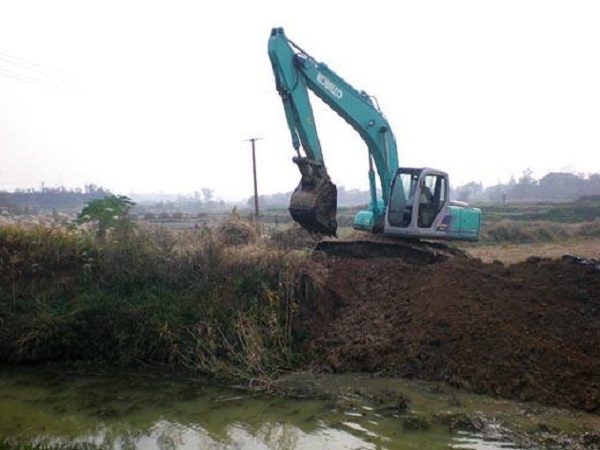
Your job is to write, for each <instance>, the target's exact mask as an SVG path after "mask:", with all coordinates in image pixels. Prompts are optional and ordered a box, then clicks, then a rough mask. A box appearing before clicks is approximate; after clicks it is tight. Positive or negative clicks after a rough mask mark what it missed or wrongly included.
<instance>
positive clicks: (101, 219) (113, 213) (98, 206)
mask: <svg viewBox="0 0 600 450" xmlns="http://www.w3.org/2000/svg"><path fill="white" fill-rule="evenodd" d="M134 206H135V203H134V202H133V201H131V199H130V198H128V197H126V196H124V195H112V194H111V195H109V196H106V197H104V198H103V199H99V200H91V201H89V202H87V204H86V206H84V207H83V209H82V210H81V212H80V213H79V214H78V215H77V223H79V224H82V223H87V222H92V223H95V224H96V225H97V227H98V230H97V235H98V237H100V238H104V237H105V236H106V232H107V231H108V230H109V229H111V228H118V229H119V230H121V231H126V230H128V229H130V228H131V226H132V223H131V220H130V217H129V212H130V211H131V209H132V208H133V207H134Z"/></svg>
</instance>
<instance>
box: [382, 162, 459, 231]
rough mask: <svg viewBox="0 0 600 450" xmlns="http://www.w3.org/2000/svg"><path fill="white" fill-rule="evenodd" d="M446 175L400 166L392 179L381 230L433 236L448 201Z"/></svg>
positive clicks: (436, 171) (439, 172)
mask: <svg viewBox="0 0 600 450" xmlns="http://www.w3.org/2000/svg"><path fill="white" fill-rule="evenodd" d="M448 189H449V186H448V175H447V174H446V173H444V172H441V171H438V170H433V169H428V168H425V169H412V168H400V169H398V171H397V172H396V176H395V177H394V180H393V182H392V187H391V189H390V199H389V206H388V209H387V211H386V219H385V233H389V234H398V235H402V236H409V237H411V236H414V237H428V236H436V235H437V234H438V233H436V230H438V227H439V225H440V223H441V221H442V220H443V217H444V211H445V209H446V207H447V204H448V195H449V193H448Z"/></svg>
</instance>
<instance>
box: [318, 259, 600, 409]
mask: <svg viewBox="0 0 600 450" xmlns="http://www.w3.org/2000/svg"><path fill="white" fill-rule="evenodd" d="M325 264H326V265H327V273H328V277H327V280H328V281H327V283H328V288H329V289H330V290H331V291H332V292H333V294H334V295H333V296H334V297H335V298H336V302H335V306H332V307H331V309H330V311H328V312H327V315H329V316H330V317H329V319H328V320H327V323H324V322H321V321H322V320H323V317H322V316H321V318H320V319H318V318H317V317H316V315H315V317H314V320H315V321H318V322H319V323H315V324H313V326H311V327H310V329H312V330H313V331H312V336H311V348H312V349H313V351H314V352H315V355H316V356H317V361H318V363H317V364H316V368H317V369H319V370H324V371H334V372H347V371H368V372H376V373H385V374H394V375H398V376H403V377H415V378H420V379H426V380H443V381H447V382H450V383H452V384H453V385H457V386H461V387H463V388H465V389H468V390H471V391H475V392H478V393H485V394H492V395H497V396H499V397H505V398H510V399H517V400H523V401H538V402H542V403H545V404H549V405H555V406H565V407H571V408H576V409H583V410H586V411H589V412H594V413H596V414H600V271H599V270H595V269H594V268H593V267H589V266H580V265H573V264H569V263H566V262H563V261H560V260H549V259H540V258H531V259H529V260H528V261H526V262H524V263H520V264H516V265H511V266H504V265H502V264H500V263H496V264H486V263H483V262H481V261H480V260H475V259H462V258H454V259H452V260H450V261H446V262H440V263H435V264H428V265H415V264H409V263H407V262H405V260H403V259H400V258H393V257H385V258H381V257H380V258H371V259H358V258H350V257H332V256H329V257H328V258H327V259H326V262H325ZM321 313H323V311H321Z"/></svg>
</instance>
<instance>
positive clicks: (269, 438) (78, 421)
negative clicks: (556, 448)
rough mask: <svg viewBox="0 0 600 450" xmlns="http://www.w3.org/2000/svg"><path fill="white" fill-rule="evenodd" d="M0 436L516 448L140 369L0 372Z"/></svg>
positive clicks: (98, 441) (126, 444)
mask: <svg viewBox="0 0 600 450" xmlns="http://www.w3.org/2000/svg"><path fill="white" fill-rule="evenodd" d="M417 428H418V427H417ZM1 438H8V439H13V440H17V441H18V442H33V443H38V444H53V445H60V444H65V445H66V444H73V443H79V444H81V445H82V446H84V444H92V445H93V446H97V447H100V448H107V449H205V448H206V449H282V450H283V449H286V450H287V449H307V450H308V449H311V450H312V449H402V450H412V449H427V450H437V449H463V450H466V449H471V450H498V449H517V448H518V447H517V446H516V445H514V444H511V443H510V442H493V441H489V440H487V441H486V440H485V439H483V437H481V436H477V435H473V434H466V433H452V432H450V431H449V430H448V428H445V427H443V426H441V425H435V426H431V427H429V428H428V429H419V430H407V429H405V427H404V426H403V420H402V417H399V416H398V415H395V414H394V415H390V414H382V413H380V412H378V411H377V409H376V408H375V407H373V406H369V405H366V404H353V405H347V406H345V407H340V404H339V403H336V402H331V401H324V400H291V399H285V398H278V397H273V396H264V395H257V394H249V393H248V392H244V391H238V390H234V389H223V388H217V387H214V386H211V385H209V384H207V383H203V382H201V381H198V380H195V379H194V380H192V379H188V380H182V379H174V377H165V376H164V375H153V374H149V373H140V372H127V373H101V374H100V373H90V372H89V371H88V372H87V373H86V372H82V371H75V370H73V369H61V370H57V369H44V368H28V369H25V368H19V369H15V368H10V369H7V368H2V369H0V439H1ZM0 442H1V440H0ZM90 446H91V445H90Z"/></svg>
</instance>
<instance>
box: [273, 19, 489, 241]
mask: <svg viewBox="0 0 600 450" xmlns="http://www.w3.org/2000/svg"><path fill="white" fill-rule="evenodd" d="M268 51H269V58H270V60H271V65H272V68H273V73H274V75H275V85H276V87H277V92H278V93H279V95H280V96H281V100H282V101H283V108H284V111H285V117H286V119H287V124H288V127H289V130H290V134H291V138H292V145H293V147H294V149H295V151H296V156H294V157H293V161H294V163H296V165H297V166H298V168H299V169H300V174H301V181H300V184H299V185H298V187H297V188H296V189H295V190H294V192H293V193H292V196H291V199H290V206H289V211H290V214H291V216H292V218H293V219H294V220H295V221H296V222H298V223H299V224H300V225H301V226H302V227H303V228H304V229H306V230H308V231H310V232H312V233H318V234H321V235H325V236H336V234H337V218H336V216H337V188H336V186H335V184H333V183H332V181H331V179H330V177H329V175H328V174H327V168H326V166H325V162H324V160H323V152H322V150H321V144H320V142H319V137H318V134H317V129H316V123H315V119H314V115H313V110H312V107H311V103H310V99H309V90H310V91H311V92H313V93H314V94H315V95H316V96H317V97H318V98H320V99H321V100H322V101H323V102H324V103H325V104H327V105H328V106H329V107H330V108H331V109H333V110H334V111H335V112H337V114H339V115H340V116H341V117H342V118H343V119H344V120H345V121H346V122H347V123H348V124H350V126H351V127H352V128H353V129H354V130H356V132H357V133H358V135H359V136H360V137H361V138H362V140H363V141H364V142H365V144H366V146H367V149H368V152H369V170H368V176H369V189H370V203H369V205H368V208H367V209H366V210H363V211H359V212H358V213H357V214H356V216H355V219H354V224H353V227H354V228H355V229H358V230H363V231H366V232H369V233H377V234H381V235H384V236H393V237H398V238H402V239H410V240H421V239H427V240H434V241H435V240H463V241H477V240H479V232H480V223H481V211H480V210H479V209H478V208H472V207H469V206H468V205H467V204H466V203H464V202H455V201H451V200H450V196H449V194H450V183H449V178H448V174H446V173H445V172H442V171H440V170H435V169H432V168H428V167H425V168H406V167H399V164H398V152H397V148H396V140H395V138H394V134H393V132H392V129H391V127H390V124H389V123H388V121H387V120H386V118H385V117H384V115H383V113H382V112H381V111H380V109H379V107H378V105H377V102H376V101H375V99H374V98H373V97H371V96H369V95H368V94H367V93H366V92H364V91H361V90H357V89H355V88H354V87H352V86H351V85H350V84H349V83H348V82H346V81H345V80H344V79H343V78H342V77H340V76H339V75H338V74H336V73H335V72H334V71H333V70H331V69H330V68H329V67H327V65H325V64H324V63H322V62H318V61H317V60H315V59H314V58H313V57H311V56H310V55H309V54H308V53H307V52H306V51H304V50H302V49H301V48H300V46H298V45H297V44H295V43H294V42H292V41H291V40H290V39H288V38H287V36H286V35H285V33H284V31H283V29H282V28H273V29H272V31H271V35H270V37H269V46H268ZM375 171H376V172H377V175H378V179H379V183H380V189H379V190H378V186H377V180H376V175H375Z"/></svg>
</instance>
